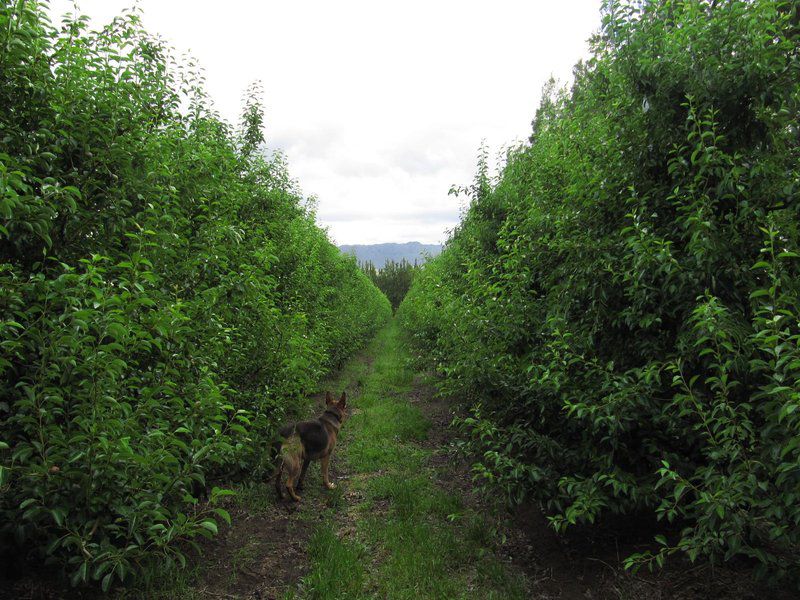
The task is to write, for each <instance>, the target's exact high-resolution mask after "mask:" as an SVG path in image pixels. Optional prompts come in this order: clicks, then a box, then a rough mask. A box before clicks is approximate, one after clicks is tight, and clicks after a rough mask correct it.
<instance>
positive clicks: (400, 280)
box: [361, 259, 419, 311]
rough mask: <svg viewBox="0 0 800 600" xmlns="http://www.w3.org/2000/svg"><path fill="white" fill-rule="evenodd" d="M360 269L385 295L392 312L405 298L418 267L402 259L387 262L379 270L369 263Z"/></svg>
mask: <svg viewBox="0 0 800 600" xmlns="http://www.w3.org/2000/svg"><path fill="white" fill-rule="evenodd" d="M361 269H362V270H363V271H364V273H366V274H367V276H368V277H369V278H370V279H371V280H372V283H374V284H375V285H376V286H378V289H379V290H380V291H382V292H383V293H384V294H386V297H387V298H388V299H389V302H390V303H391V305H392V310H395V311H396V310H397V308H398V307H399V306H400V303H401V302H402V301H403V298H405V297H406V294H407V293H408V290H409V289H410V288H411V283H412V282H413V281H414V276H415V275H416V274H417V272H418V271H419V265H417V263H416V262H415V263H414V264H411V263H410V262H408V261H407V260H405V259H403V260H401V261H400V262H395V261H393V260H387V261H386V262H385V263H384V265H383V267H382V268H381V269H380V270H379V269H376V268H375V265H374V264H373V263H371V262H369V261H367V262H365V263H364V264H362V265H361Z"/></svg>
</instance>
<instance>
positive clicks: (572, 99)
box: [399, 0, 800, 576]
mask: <svg viewBox="0 0 800 600" xmlns="http://www.w3.org/2000/svg"><path fill="white" fill-rule="evenodd" d="M799 24H800V15H798V7H797V4H796V3H793V2H783V1H777V2H776V1H771V0H752V1H742V0H726V1H723V2H713V3H709V2H703V1H699V0H685V1H682V0H658V1H656V0H653V1H647V2H621V1H616V0H611V1H609V2H607V3H606V4H605V6H604V10H603V27H602V30H601V32H600V34H599V35H598V36H596V38H595V39H594V40H593V56H592V58H591V59H590V60H588V61H587V62H586V63H585V64H580V65H578V66H577V67H576V69H575V83H574V85H573V87H572V89H571V90H569V91H566V90H562V91H558V90H554V89H553V86H549V88H548V89H546V96H547V97H546V98H545V100H544V101H543V103H542V105H541V108H540V109H539V111H538V112H537V115H536V119H535V121H534V123H533V133H532V135H531V138H530V141H529V143H526V144H524V145H522V146H521V147H518V148H516V149H514V150H513V151H511V152H509V154H508V159H507V162H506V164H505V166H504V167H503V169H502V172H501V173H500V174H499V175H498V177H497V178H492V177H489V176H488V174H487V171H486V167H485V161H481V167H480V168H479V172H478V176H477V178H476V181H475V184H474V185H473V186H471V188H469V190H468V191H469V193H470V195H471V200H472V203H471V207H470V209H469V211H468V214H467V215H466V216H465V218H464V220H463V222H462V223H461V225H460V227H459V228H458V230H457V231H456V232H455V233H454V235H453V237H452V239H451V240H450V241H449V243H448V245H447V247H446V249H445V251H444V253H443V254H442V255H441V256H440V257H439V258H437V259H434V260H433V261H432V262H430V263H428V264H427V265H425V267H424V268H423V270H422V273H421V274H420V275H419V276H418V277H417V279H416V281H415V283H414V285H413V286H412V289H411V291H410V292H409V294H408V296H407V297H406V300H405V301H404V303H403V305H402V306H401V307H400V311H399V314H400V316H401V319H402V322H403V323H404V325H405V327H406V328H407V329H408V330H409V332H410V333H411V338H412V340H413V343H414V345H415V346H416V348H417V351H418V353H419V354H420V355H422V356H427V355H428V354H429V353H432V354H433V357H434V360H435V363H436V365H437V367H438V370H439V371H440V372H441V373H442V375H444V377H443V378H442V380H441V381H442V382H441V385H442V388H443V391H444V392H446V393H450V394H453V395H457V396H460V397H465V398H467V399H468V400H469V402H470V403H471V406H472V416H471V417H470V418H468V419H466V420H465V423H464V427H465V429H466V430H467V432H468V433H469V435H470V439H471V441H472V444H473V446H474V448H476V449H479V450H480V451H481V452H482V460H481V462H480V463H479V464H478V465H476V470H477V472H478V474H479V475H481V476H483V477H484V478H486V480H488V481H489V482H491V483H492V484H493V485H495V486H497V487H499V488H500V489H502V490H504V491H505V493H506V494H507V496H508V497H509V499H510V500H512V501H515V502H521V501H523V500H524V499H526V498H532V499H536V500H538V501H539V502H541V503H542V505H543V506H544V507H545V508H546V510H547V512H548V514H549V515H550V518H551V522H552V524H553V525H554V526H555V527H556V528H557V529H559V530H562V529H563V528H565V527H568V526H569V525H570V524H574V523H578V522H595V521H597V520H599V519H602V518H603V515H604V514H606V513H609V512H611V513H624V514H633V513H641V512H644V513H650V514H656V515H658V516H659V517H660V518H664V519H668V520H670V521H675V522H676V523H677V524H679V525H680V531H681V533H680V535H677V536H675V537H673V536H671V535H670V536H667V537H661V536H660V537H659V538H658V540H659V542H660V543H661V544H662V548H663V549H662V551H661V552H659V553H657V554H655V555H654V556H652V559H653V560H655V561H656V562H658V563H661V562H663V560H664V558H665V557H666V556H667V555H669V554H671V553H674V552H685V553H687V554H688V556H689V557H691V558H692V559H693V560H694V559H695V558H696V557H709V558H711V559H712V560H719V559H729V558H731V557H734V556H748V557H753V558H754V559H756V560H757V561H758V563H759V564H760V565H761V570H762V571H767V570H768V571H770V572H771V573H772V574H773V575H774V576H781V575H786V574H789V573H792V572H794V573H797V570H798V568H800V528H798V523H800V502H798V500H800V410H797V409H798V407H800V325H799V324H798V306H800V304H799V302H800V278H799V277H798V276H800V259H799V258H798V253H799V252H800V247H799V246H800V201H799V200H800V198H798V193H800V167H799V166H798V165H800V132H799V130H798V122H800V121H799V119H798V117H800V114H799V111H800V55H799V50H798V48H799V47H800V25H799ZM667 538H669V539H667ZM635 558H636V557H634V559H635ZM638 558H639V559H646V558H647V557H641V556H640V557H638Z"/></svg>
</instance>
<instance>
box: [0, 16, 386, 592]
mask: <svg viewBox="0 0 800 600" xmlns="http://www.w3.org/2000/svg"><path fill="white" fill-rule="evenodd" d="M262 122H263V112H262V110H261V108H260V105H259V102H258V94H257V90H254V91H253V93H251V94H250V95H248V98H247V102H246V106H245V111H244V115H243V128H242V131H241V132H240V133H239V134H236V133H235V132H234V131H232V130H231V129H230V128H229V127H228V126H227V125H225V124H224V123H223V122H222V121H220V119H219V118H217V117H216V116H215V114H214V113H213V111H211V110H210V108H209V103H208V101H207V100H206V98H205V97H204V95H203V90H202V78H201V77H200V76H199V75H198V74H197V72H196V70H195V69H194V67H193V65H191V64H189V65H186V66H184V65H182V64H178V63H177V62H176V61H174V60H173V59H172V58H171V56H170V53H169V50H168V48H165V47H164V45H163V44H162V43H160V42H159V41H158V40H156V39H154V38H152V37H150V36H148V35H147V34H146V33H145V32H144V31H143V30H142V29H141V27H140V25H139V20H138V17H137V15H136V14H135V13H132V14H127V15H125V16H123V17H121V18H118V19H116V20H114V21H113V22H112V23H111V24H110V25H109V26H108V27H106V28H105V29H103V30H102V31H100V32H90V31H88V29H87V26H86V20H85V19H76V20H70V21H68V22H65V24H64V26H63V28H61V29H60V30H59V29H56V28H54V27H52V26H51V25H50V24H49V23H48V21H47V20H46V18H45V17H44V16H43V12H42V9H41V8H40V7H39V6H38V5H37V3H35V2H30V1H17V2H13V3H12V2H9V1H6V2H2V3H0V371H1V372H2V381H1V382H0V465H2V466H0V545H1V546H2V547H3V548H4V549H7V550H13V549H15V548H16V549H17V550H16V551H15V552H18V551H19V550H23V552H22V554H23V555H25V556H29V557H31V558H33V559H36V560H42V559H46V560H48V561H50V562H55V563H57V564H61V565H64V566H65V570H66V572H67V573H68V574H69V575H70V577H71V579H72V581H73V583H79V582H86V581H89V580H96V581H98V582H99V583H100V584H101V585H102V586H103V587H104V588H107V587H108V586H109V585H110V584H111V583H112V582H113V581H115V580H117V579H119V580H122V579H124V578H125V577H126V575H127V574H128V573H131V572H135V571H136V570H137V569H138V568H139V567H141V566H142V564H143V563H144V562H147V561H150V562H158V563H160V564H165V565H169V564H170V563H171V561H174V560H178V561H179V562H183V560H184V559H183V555H182V554H181V552H180V550H181V544H180V542H182V541H184V540H187V539H191V538H192V537H194V536H196V535H198V534H207V535H210V534H212V533H214V532H216V531H217V523H216V520H217V519H218V518H222V519H227V518H228V516H227V513H225V512H224V511H223V510H221V509H218V508H216V509H215V508H214V507H213V504H212V505H211V506H209V505H208V504H207V503H205V502H202V500H204V499H205V498H206V497H209V496H210V499H211V500H212V502H213V500H214V499H215V498H216V497H218V496H219V495H220V494H224V493H225V492H223V491H221V490H217V489H214V491H211V492H209V487H210V486H211V482H212V481H221V480H222V479H223V478H225V477H231V476H233V475H235V474H236V473H238V472H242V471H243V470H244V469H247V470H248V471H250V472H252V473H254V474H255V476H259V475H261V474H262V472H263V470H262V469H260V467H261V466H262V462H263V461H264V460H265V459H264V455H265V452H264V449H265V447H266V445H267V443H268V439H269V437H270V435H271V433H272V431H273V429H274V427H275V426H276V424H277V423H278V421H280V420H281V419H282V418H283V417H284V416H285V414H286V412H287V411H290V410H292V408H293V407H297V404H298V398H300V396H301V395H302V394H303V393H304V392H307V391H308V390H309V389H310V388H311V387H312V386H313V385H314V384H315V382H316V381H317V380H318V379H319V377H320V376H321V375H322V374H323V373H325V372H327V371H329V370H330V369H331V368H333V367H336V366H337V365H339V364H340V363H341V362H342V361H343V360H344V359H345V358H346V357H347V356H349V355H350V354H352V353H353V351H354V350H356V349H357V348H359V347H360V346H361V345H362V344H363V342H364V341H365V340H366V339H367V338H368V337H370V336H371V334H372V333H373V332H374V331H375V330H376V329H377V327H379V326H380V325H382V324H383V323H384V322H385V321H386V319H388V317H389V316H390V307H389V304H388V302H387V301H386V298H385V297H384V296H383V294H381V293H380V291H379V290H378V289H376V288H375V287H374V286H373V285H372V283H371V282H370V281H369V279H368V278H367V277H366V276H365V275H364V274H363V273H362V272H361V271H360V270H359V269H358V267H357V265H356V262H355V260H354V259H353V258H351V257H346V256H344V255H342V254H341V253H340V252H339V251H338V249H337V248H336V247H335V246H333V245H332V244H331V243H330V242H329V241H328V239H327V237H326V235H325V233H324V232H322V231H321V230H320V229H319V228H317V227H316V226H315V220H314V214H313V212H312V211H311V209H309V208H308V207H307V205H306V203H305V201H304V200H303V198H302V196H301V195H300V193H299V191H298V190H297V189H296V186H295V185H294V184H293V182H292V181H291V180H290V179H289V177H288V175H287V171H286V167H285V164H284V162H283V160H282V158H281V157H280V156H276V157H275V158H273V159H271V160H265V159H264V158H262V157H261V156H260V155H259V152H258V148H259V147H261V146H262V142H263V138H262V137H261V136H262V134H261V125H262ZM18 553H19V552H18ZM7 558H8V557H7V556H4V557H2V559H0V560H5V559H7Z"/></svg>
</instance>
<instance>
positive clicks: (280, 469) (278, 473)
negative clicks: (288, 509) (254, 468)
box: [272, 461, 283, 500]
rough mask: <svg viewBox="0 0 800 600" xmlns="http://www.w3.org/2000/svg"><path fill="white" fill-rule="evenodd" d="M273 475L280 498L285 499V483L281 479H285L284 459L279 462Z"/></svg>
mask: <svg viewBox="0 0 800 600" xmlns="http://www.w3.org/2000/svg"><path fill="white" fill-rule="evenodd" d="M272 476H273V477H274V478H275V492H277V494H278V500H283V485H282V481H281V479H283V461H281V462H280V464H278V467H277V468H276V469H275V473H274V474H273V475H272Z"/></svg>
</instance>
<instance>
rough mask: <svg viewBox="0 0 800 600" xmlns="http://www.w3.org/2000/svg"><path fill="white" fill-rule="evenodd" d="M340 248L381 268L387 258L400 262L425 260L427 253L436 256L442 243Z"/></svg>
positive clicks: (352, 245) (363, 245)
mask: <svg viewBox="0 0 800 600" xmlns="http://www.w3.org/2000/svg"><path fill="white" fill-rule="evenodd" d="M339 250H341V251H342V252H345V253H346V254H355V256H356V259H357V260H358V261H359V262H367V261H370V262H372V264H374V265H375V266H376V267H377V268H379V269H380V268H381V267H382V266H383V265H384V264H385V263H386V261H387V260H393V261H395V262H400V261H401V260H403V259H406V260H407V261H408V262H410V263H413V262H414V261H415V260H416V261H417V262H420V263H422V262H424V261H425V259H426V257H427V255H428V254H430V255H431V256H436V255H437V254H439V253H440V252H441V251H442V246H441V244H420V243H419V242H406V243H405V244H345V245H343V246H339Z"/></svg>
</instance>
